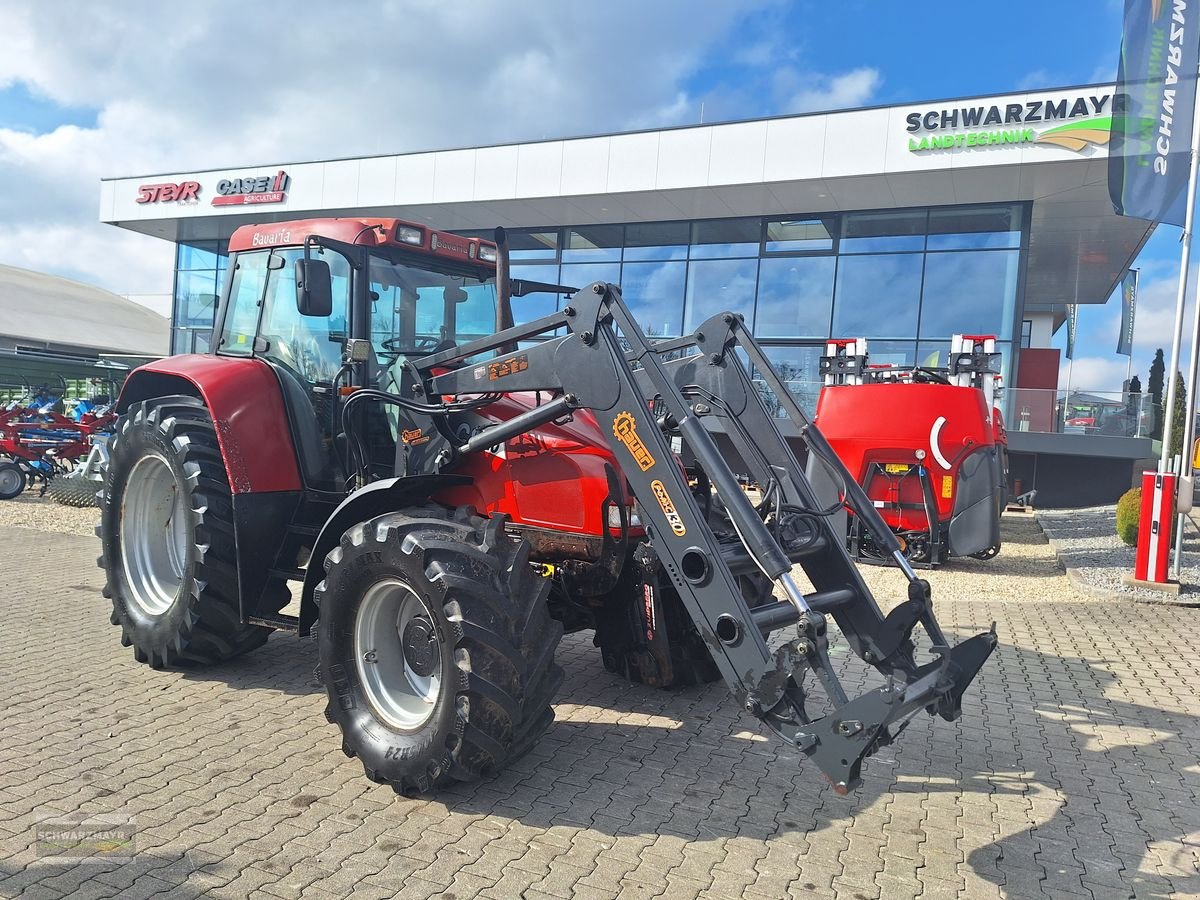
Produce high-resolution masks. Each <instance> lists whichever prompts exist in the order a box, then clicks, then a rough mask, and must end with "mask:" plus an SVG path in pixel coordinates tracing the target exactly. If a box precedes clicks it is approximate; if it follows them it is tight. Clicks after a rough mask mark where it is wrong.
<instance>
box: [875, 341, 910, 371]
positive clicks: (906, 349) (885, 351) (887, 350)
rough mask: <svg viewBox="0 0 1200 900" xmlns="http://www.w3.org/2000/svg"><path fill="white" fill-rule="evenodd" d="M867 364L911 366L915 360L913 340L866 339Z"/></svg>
mask: <svg viewBox="0 0 1200 900" xmlns="http://www.w3.org/2000/svg"><path fill="white" fill-rule="evenodd" d="M867 356H868V359H867V364H868V365H872V366H911V365H915V364H916V362H917V345H916V342H915V341H868V342H867Z"/></svg>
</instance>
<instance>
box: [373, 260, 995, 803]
mask: <svg viewBox="0 0 1200 900" xmlns="http://www.w3.org/2000/svg"><path fill="white" fill-rule="evenodd" d="M567 303H568V305H566V306H565V307H564V308H563V309H562V310H560V311H559V312H557V313H554V314H551V315H549V316H545V317H543V318H540V319H537V320H535V321H532V322H529V323H527V324H524V325H521V326H516V327H512V328H507V329H504V330H502V331H500V332H499V333H497V334H495V335H492V336H490V337H487V338H483V339H480V340H477V341H473V342H470V343H468V344H464V345H462V346H459V347H456V348H453V349H450V350H445V351H444V352H440V353H435V354H433V355H430V356H426V357H423V358H420V359H417V360H415V361H412V362H410V363H409V365H410V366H411V368H412V370H413V376H414V385H413V390H414V393H415V394H416V395H417V396H416V397H409V398H399V397H397V398H395V399H396V400H397V401H399V400H405V401H407V402H409V403H410V404H411V402H412V401H413V400H414V399H415V400H417V401H422V400H423V401H424V402H425V403H428V404H431V408H432V404H434V403H436V402H437V400H438V398H439V397H444V396H449V395H453V396H459V397H464V396H470V395H486V394H490V393H496V392H504V393H511V392H516V391H535V392H542V393H547V394H548V396H549V399H548V400H546V401H545V402H544V403H542V404H540V405H539V406H537V407H535V408H534V409H531V410H530V411H529V412H527V413H524V414H521V415H518V416H516V417H515V418H513V419H509V420H508V421H505V422H502V423H499V424H490V425H488V424H485V425H481V426H479V427H477V428H476V429H475V430H474V432H473V433H471V434H469V435H465V436H464V435H463V434H462V429H459V430H458V431H455V430H453V429H451V428H449V427H448V423H447V421H445V420H444V419H440V418H439V417H436V416H435V417H434V421H433V426H434V428H436V429H437V430H438V431H439V432H440V433H441V435H442V437H443V438H445V439H446V444H445V446H444V447H443V449H442V450H441V451H440V453H439V455H438V457H437V459H436V461H435V466H436V467H438V468H439V469H445V468H446V467H447V466H450V465H452V463H453V461H454V460H455V459H456V458H457V457H458V456H459V455H461V454H471V453H478V452H482V451H486V450H488V449H491V448H496V447H498V446H500V445H502V444H503V443H504V442H505V441H506V440H508V439H510V438H512V437H515V436H517V435H520V434H523V433H525V432H527V431H529V430H531V429H534V428H537V427H538V426H540V425H543V424H545V423H547V422H551V421H554V420H557V419H562V418H565V417H569V416H570V415H571V414H572V412H573V411H574V410H578V409H588V410H591V411H592V413H593V414H594V415H595V417H596V419H597V421H598V422H599V424H600V426H601V427H602V429H603V430H604V433H605V434H606V436H610V443H611V446H612V449H613V451H614V452H615V453H616V454H617V458H618V459H619V460H620V463H621V467H622V471H623V474H624V475H625V477H626V479H627V480H628V482H629V484H630V486H631V487H632V490H633V493H634V494H635V496H636V497H637V498H638V501H639V506H640V512H641V517H642V522H643V523H644V524H645V525H646V526H647V528H648V533H649V547H650V549H651V550H652V551H653V553H654V554H655V555H656V556H657V558H658V561H659V563H660V564H661V567H662V570H663V571H664V572H665V575H666V577H667V578H669V580H670V582H671V584H672V585H673V586H674V588H675V589H676V590H677V591H678V592H679V594H680V596H681V598H682V600H683V603H684V606H685V608H686V609H687V611H688V613H689V615H690V616H691V618H692V620H693V621H694V623H695V625H696V627H697V629H698V630H699V632H700V634H701V636H702V638H703V639H704V641H705V643H706V644H707V646H708V647H709V649H710V651H711V653H712V656H713V658H714V660H715V662H716V664H717V667H718V669H719V670H720V672H721V674H722V676H723V677H724V679H725V681H726V683H727V684H728V685H729V687H730V689H731V690H732V691H733V693H734V695H735V696H736V697H737V699H738V700H739V702H741V704H742V705H743V706H744V708H745V709H746V710H747V711H749V712H750V713H752V714H753V715H755V716H757V717H758V718H760V719H761V720H762V721H763V722H764V723H765V724H766V725H767V726H768V727H770V728H771V729H772V730H773V731H775V732H776V733H777V734H779V736H780V737H781V738H783V739H784V740H785V741H787V742H789V743H790V744H793V745H794V746H796V747H797V748H799V749H800V750H801V751H803V752H804V753H805V754H806V755H808V756H809V757H810V758H812V759H813V761H814V762H815V763H816V764H817V765H818V766H819V767H820V768H821V770H822V771H823V772H824V773H825V774H826V776H827V777H828V778H829V779H830V781H831V782H832V783H833V785H834V788H835V789H836V790H837V791H838V792H839V793H845V792H847V791H849V790H850V789H851V788H853V787H854V786H855V785H856V784H858V783H859V780H860V770H861V766H862V763H863V761H864V760H865V759H866V758H867V757H868V756H869V755H870V754H871V753H873V752H874V751H875V750H876V749H878V748H879V747H881V746H883V745H886V744H888V743H890V742H891V740H892V739H893V738H894V737H895V735H896V734H897V733H898V732H899V730H901V729H902V728H903V727H904V726H905V724H907V722H908V720H909V719H910V718H911V717H912V716H913V715H915V714H916V713H917V712H919V711H920V710H921V709H927V710H928V711H929V712H930V713H931V714H933V713H937V714H940V715H941V716H942V717H943V718H945V719H947V720H953V719H954V718H956V717H957V716H958V715H959V713H960V707H961V700H962V694H963V691H964V690H965V689H966V687H967V686H968V685H969V684H970V682H971V680H972V679H973V678H974V677H975V675H976V674H977V672H978V671H979V669H980V667H981V666H982V665H983V663H984V662H985V661H986V659H987V657H988V656H989V655H990V653H991V652H992V650H993V649H994V647H995V645H996V636H995V629H994V626H993V629H992V631H990V632H984V633H982V634H979V635H976V636H975V637H972V638H970V639H968V640H966V641H964V642H963V643H961V644H959V645H958V646H956V647H954V648H951V647H950V646H949V645H948V643H947V641H946V638H945V636H944V635H943V633H942V630H941V627H940V626H939V624H938V622H937V619H936V617H935V616H934V613H933V608H932V604H931V600H930V590H929V585H928V583H927V582H925V581H924V580H922V579H920V578H918V577H917V576H916V574H915V573H914V571H913V570H912V568H911V567H910V566H909V565H908V563H907V561H906V560H905V559H904V557H903V554H902V553H901V552H900V547H899V545H898V543H897V541H896V539H895V536H894V535H893V534H892V532H891V531H890V529H888V528H887V526H886V525H885V524H884V522H883V520H882V519H881V518H880V517H879V515H878V513H876V511H875V509H874V507H873V506H872V505H871V503H870V502H869V501H868V500H867V498H866V497H865V495H864V494H863V492H862V489H861V488H860V487H859V485H858V484H857V483H856V482H855V481H854V479H853V477H852V476H851V475H850V474H849V472H847V471H846V469H845V467H844V466H843V465H842V464H841V463H840V461H839V460H838V459H837V457H836V455H835V454H834V453H833V451H832V449H831V448H830V447H829V444H828V443H827V442H826V441H825V439H824V437H823V436H822V435H821V433H820V432H819V431H818V430H817V429H816V427H815V426H814V425H812V424H811V423H810V422H809V421H808V419H807V418H806V417H805V415H804V413H803V411H802V410H801V409H800V407H799V406H798V405H797V403H796V401H795V399H794V398H793V397H792V395H791V394H790V393H789V392H788V390H787V388H786V387H785V386H784V384H783V383H782V382H781V381H780V380H779V378H778V377H777V376H776V375H775V373H774V370H773V369H772V367H771V365H770V362H769V361H768V360H767V358H766V356H765V355H764V354H763V352H762V350H761V349H760V348H759V346H758V344H757V343H756V342H755V340H754V338H753V337H752V336H751V335H750V334H749V333H748V332H747V331H746V329H745V328H744V324H743V322H742V319H741V317H740V316H738V315H736V314H734V313H721V314H719V315H716V316H713V317H712V318H710V319H709V320H707V321H706V322H704V323H703V324H702V325H701V326H700V327H699V328H698V329H697V330H696V331H695V332H694V333H692V334H690V335H687V336H685V337H681V338H678V339H674V340H667V341H660V342H657V343H651V342H650V341H649V340H648V339H647V338H646V336H645V335H644V334H643V333H642V331H641V329H640V328H639V326H638V325H637V323H636V322H635V321H634V319H633V317H632V315H631V314H630V312H629V309H628V307H627V306H626V305H625V303H624V301H623V299H622V297H621V293H620V289H619V288H617V287H616V286H614V285H611V284H604V283H602V282H597V283H595V284H592V285H590V286H588V287H586V288H585V289H583V290H581V291H579V292H578V293H576V294H575V295H574V296H572V297H571V298H570V299H569V300H568V301H567ZM513 347H520V348H522V349H516V350H513V349H511V348H513ZM497 350H501V351H507V352H501V353H500V355H497V356H494V357H492V358H488V359H487V360H486V361H485V362H478V360H480V359H482V358H484V356H486V354H488V353H489V352H492V353H494V352H495V351H497ZM739 354H742V355H744V357H745V359H746V360H747V361H748V363H749V366H750V367H751V369H752V370H753V371H754V372H755V373H757V377H759V378H761V379H762V380H763V381H765V383H766V385H767V387H768V388H769V389H770V390H771V391H772V392H773V393H774V394H775V397H776V399H777V401H778V402H779V404H780V408H781V410H782V411H783V412H784V413H785V414H786V416H787V418H788V419H790V420H791V421H792V423H793V424H794V425H795V426H796V428H797V429H798V431H799V434H800V437H801V438H802V440H803V441H804V443H805V445H806V447H807V449H808V451H809V454H810V456H812V457H815V459H816V460H818V461H819V463H820V465H821V466H823V467H824V468H825V469H826V470H827V471H828V473H829V476H830V477H829V484H827V485H824V486H822V485H819V484H815V483H814V482H813V481H810V479H809V477H808V476H807V475H806V474H805V471H804V468H803V467H802V466H801V464H800V462H799V460H798V459H797V458H796V456H795V455H794V454H793V452H792V451H791V449H790V448H789V447H788V445H787V443H786V441H785V440H784V438H783V435H782V433H781V431H780V424H781V422H780V420H779V419H776V418H773V417H772V416H771V415H770V414H769V413H768V412H767V410H766V408H765V407H764V405H763V403H762V400H761V399H760V396H759V393H758V391H757V389H756V388H755V385H754V384H753V383H752V380H751V374H750V372H751V369H748V368H747V367H746V365H744V364H743V363H742V361H741V359H739ZM422 395H423V396H422ZM380 399H383V398H380ZM710 428H711V429H712V430H720V431H723V432H724V433H725V435H726V436H727V437H728V439H729V440H730V441H731V442H732V444H733V446H734V449H735V450H736V451H737V453H738V454H739V456H740V457H741V461H742V463H743V465H744V466H745V468H746V469H747V470H748V474H749V475H750V477H751V479H752V480H753V481H755V482H756V483H757V484H758V485H760V487H761V488H762V492H763V501H762V502H761V503H760V505H759V507H757V508H756V507H755V505H754V504H753V503H752V502H751V500H750V499H749V498H748V496H747V495H746V493H745V492H744V491H743V490H742V488H741V486H740V485H739V483H738V477H737V475H736V474H735V471H734V469H733V468H732V467H731V466H730V464H729V463H728V462H727V461H726V459H725V458H724V457H723V455H722V453H721V451H720V450H719V449H718V446H717V443H716V442H715V440H714V438H713V436H712V433H710ZM677 451H680V452H679V455H680V456H681V457H682V458H683V459H684V460H685V461H687V462H688V463H689V464H693V465H695V466H698V467H699V468H700V469H701V470H702V471H703V472H704V474H705V475H706V476H707V479H708V481H709V482H710V483H711V485H712V486H713V488H714V489H715V490H716V493H717V495H718V496H719V498H720V500H721V502H722V504H723V506H724V509H725V513H726V514H727V516H728V519H729V521H730V522H731V523H732V525H733V528H734V531H735V532H736V533H737V536H738V538H739V539H738V540H736V541H728V540H724V541H722V540H720V539H719V538H718V536H717V535H716V534H715V533H714V531H713V529H712V528H711V527H710V524H709V517H708V511H706V510H702V509H701V507H700V505H699V503H698V502H697V499H696V497H695V496H694V495H693V492H692V489H691V486H690V485H689V481H688V477H687V473H686V471H685V469H684V467H683V466H682V465H680V463H679V462H678V461H677V459H676V455H677ZM429 474H433V473H429ZM829 485H832V486H833V487H834V489H835V490H834V492H833V494H832V496H831V494H830V490H829ZM831 501H832V502H831ZM843 505H845V506H848V507H849V508H850V509H851V510H852V511H853V512H854V514H855V516H856V517H858V518H859V519H860V520H861V521H862V522H863V524H864V525H865V526H866V527H869V528H870V529H871V531H872V533H873V534H874V536H875V538H876V541H877V542H878V545H879V546H880V547H883V548H886V549H887V551H888V552H889V553H891V555H892V556H893V557H894V558H895V559H896V562H897V564H898V565H899V566H900V567H901V569H902V570H903V572H904V574H905V576H906V577H907V579H908V595H907V599H906V600H905V601H903V602H902V603H901V604H899V605H898V606H896V607H895V608H894V609H893V610H892V611H891V612H890V613H888V614H887V615H884V614H883V612H882V611H881V610H880V608H879V606H878V604H877V603H876V602H875V599H874V597H873V596H872V594H871V592H870V590H869V589H868V588H867V586H866V584H865V583H864V582H863V580H862V578H861V576H860V575H859V573H858V571H857V569H856V568H855V566H854V563H853V562H852V561H851V559H850V557H849V555H848V554H847V552H846V548H845V543H844V542H845V535H844V534H842V533H840V532H839V530H838V529H837V527H836V526H835V525H834V524H833V523H832V522H831V518H832V517H833V515H834V513H836V512H839V511H840V510H841V509H842V507H843ZM794 563H798V564H799V565H800V566H801V567H802V568H803V571H804V573H805V575H806V576H807V578H808V580H809V581H810V582H811V584H812V586H813V588H814V590H813V591H811V592H809V593H807V594H806V593H804V592H803V591H802V590H801V588H800V586H799V585H798V584H797V582H796V580H795V579H794V578H793V575H792V566H793V564H794ZM755 570H761V572H762V573H763V574H764V575H765V576H767V577H768V578H769V579H771V581H772V582H774V584H775V586H776V588H778V589H779V590H780V591H781V592H782V594H783V595H784V597H785V599H783V600H780V601H777V602H770V603H767V604H765V605H762V606H756V607H754V608H753V609H752V608H750V607H749V606H748V605H747V603H746V601H745V600H744V599H743V596H742V592H741V590H740V589H739V585H738V581H737V575H736V574H735V573H736V572H739V571H740V572H748V571H755ZM653 589H654V588H653V586H649V585H648V586H647V590H648V591H652V590H653ZM647 599H648V600H651V599H652V598H647ZM827 616H831V617H832V618H833V619H834V621H835V622H836V623H837V625H838V627H839V629H840V630H841V632H842V634H843V635H844V636H845V638H846V641H847V643H848V644H849V646H850V647H851V649H852V650H853V651H854V652H855V653H856V654H857V655H858V656H859V657H860V658H862V659H863V660H865V661H866V662H867V663H869V664H871V665H872V666H874V667H875V668H876V669H877V670H879V671H880V672H881V673H882V674H883V675H884V676H885V677H886V683H885V684H884V685H883V686H882V687H880V688H876V689H874V690H871V691H868V692H867V693H865V694H863V695H861V696H859V697H858V698H856V699H853V700H851V699H849V698H848V697H847V695H846V692H845V689H844V688H843V686H842V683H841V681H840V679H839V678H838V675H837V673H836V671H835V670H834V667H833V665H832V663H831V661H830V658H829V654H828V642H829V634H828V629H827ZM917 624H921V625H922V626H923V627H924V629H925V631H926V633H927V635H928V637H929V640H930V642H931V644H932V647H931V651H932V654H933V657H934V658H933V659H932V660H930V661H929V662H926V663H924V664H919V663H918V662H917V660H916V658H915V647H914V643H913V641H912V634H913V630H914V628H915V627H916V625H917ZM792 626H794V627H795V629H796V637H795V638H794V639H791V640H786V641H784V642H783V643H782V646H773V645H777V644H778V643H779V642H778V640H773V641H771V642H770V643H769V642H768V639H769V638H771V636H772V635H773V634H774V633H775V632H778V631H780V630H781V629H784V628H789V627H792ZM809 670H811V671H812V672H813V673H814V674H815V675H816V679H817V681H818V682H819V683H820V684H821V686H822V689H823V693H824V694H825V695H826V697H827V699H828V701H829V704H830V705H831V706H832V710H831V711H830V712H829V713H828V714H826V715H824V716H821V717H816V718H814V717H811V716H810V715H809V714H808V712H807V710H806V703H805V699H806V696H805V689H804V675H805V673H806V672H807V671H809Z"/></svg>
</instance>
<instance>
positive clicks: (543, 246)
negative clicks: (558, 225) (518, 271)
mask: <svg viewBox="0 0 1200 900" xmlns="http://www.w3.org/2000/svg"><path fill="white" fill-rule="evenodd" d="M484 237H485V238H486V240H489V241H490V240H494V239H495V234H491V235H485V236H484ZM508 256H509V258H510V259H511V260H513V261H514V262H516V261H517V260H519V259H558V231H557V230H554V231H510V232H508Z"/></svg>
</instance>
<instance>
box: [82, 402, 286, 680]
mask: <svg viewBox="0 0 1200 900" xmlns="http://www.w3.org/2000/svg"><path fill="white" fill-rule="evenodd" d="M109 450H110V456H109V464H108V470H107V473H106V475H105V479H104V488H103V491H102V493H101V497H100V501H99V503H100V525H99V527H98V528H97V534H98V535H99V536H100V541H101V545H102V555H101V557H100V559H99V563H100V565H101V566H102V567H103V568H104V571H105V575H106V576H107V584H106V585H105V588H104V595H105V596H106V597H108V598H109V599H110V600H112V604H113V612H112V617H111V621H112V623H113V624H114V625H119V626H120V627H121V643H122V644H123V645H124V646H127V647H128V646H131V645H132V646H133V655H134V658H135V659H137V660H138V662H144V663H149V664H150V665H151V666H152V667H154V668H156V669H157V668H161V667H162V666H164V665H172V664H175V663H185V664H186V663H192V664H212V663H218V662H223V661H225V660H227V659H231V658H233V657H235V656H238V655H239V654H242V653H245V652H246V651H247V650H252V649H253V648H255V647H258V646H260V645H262V644H263V643H265V642H266V640H267V637H268V635H270V633H271V631H270V629H268V628H263V627H261V626H258V625H244V624H242V622H241V618H240V614H239V611H238V581H237V568H236V559H237V557H236V554H235V549H234V524H233V502H232V498H231V494H230V490H229V481H228V478H227V477H226V474H225V466H224V463H223V462H222V459H221V453H220V448H219V446H218V444H217V437H216V432H215V430H214V428H213V423H212V418H211V417H210V415H209V412H208V410H207V409H206V408H205V407H204V404H203V403H201V402H200V401H199V400H197V399H195V398H193V397H183V396H173V397H162V398H157V399H153V400H147V401H145V402H143V403H135V404H133V405H132V406H131V407H130V408H129V411H128V412H127V413H126V414H125V415H124V416H122V417H121V419H120V420H119V421H118V423H117V430H116V434H115V435H114V436H113V437H112V438H111V439H110V441H109ZM267 590H268V591H270V592H271V597H270V598H269V599H270V600H271V601H273V602H272V603H270V604H269V606H270V608H271V609H272V610H274V611H278V610H279V609H282V608H283V607H284V606H285V605H286V604H287V601H288V599H289V594H288V591H287V588H286V587H285V586H284V585H282V584H279V583H272V584H271V585H269V586H268V588H267ZM264 599H268V598H264ZM263 605H264V606H267V605H268V604H266V603H264V604H263Z"/></svg>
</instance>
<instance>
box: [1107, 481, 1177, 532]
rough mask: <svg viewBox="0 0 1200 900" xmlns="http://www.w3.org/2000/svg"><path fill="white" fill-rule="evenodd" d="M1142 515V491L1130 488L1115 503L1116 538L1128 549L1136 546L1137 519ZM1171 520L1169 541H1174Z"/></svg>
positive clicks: (1174, 520)
mask: <svg viewBox="0 0 1200 900" xmlns="http://www.w3.org/2000/svg"><path fill="white" fill-rule="evenodd" d="M1141 514H1142V489H1141V488H1140V487H1135V488H1132V489H1131V490H1128V491H1126V492H1125V493H1124V494H1122V495H1121V499H1120V500H1118V501H1117V537H1119V538H1120V539H1121V540H1122V542H1124V543H1125V544H1127V545H1128V546H1130V547H1136V546H1137V539H1138V519H1139V518H1140V517H1141ZM1176 522H1177V520H1176V519H1175V518H1174V517H1172V518H1171V541H1172V543H1174V541H1175V524H1176Z"/></svg>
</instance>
